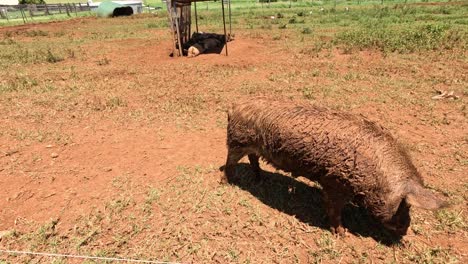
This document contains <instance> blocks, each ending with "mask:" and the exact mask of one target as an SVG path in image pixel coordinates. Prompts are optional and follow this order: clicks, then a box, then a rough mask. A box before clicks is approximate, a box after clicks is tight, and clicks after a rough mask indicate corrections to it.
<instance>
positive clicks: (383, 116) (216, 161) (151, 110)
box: [0, 19, 468, 263]
mask: <svg viewBox="0 0 468 264" xmlns="http://www.w3.org/2000/svg"><path fill="white" fill-rule="evenodd" d="M93 22H94V19H74V20H69V21H64V22H56V23H47V24H37V25H25V26H17V27H5V28H0V34H4V33H5V32H8V31H10V32H15V34H16V36H15V38H16V40H22V39H23V40H27V39H28V37H27V36H24V35H23V34H21V31H28V30H43V31H47V32H49V34H52V33H53V32H58V31H65V32H68V31H72V30H73V29H74V28H76V27H82V28H83V27H84V28H86V27H90V25H91V24H92V23H93ZM73 34H75V36H80V34H84V33H83V32H82V31H78V32H76V33H73ZM154 34H155V35H163V34H167V32H166V31H164V30H159V31H155V33H154ZM285 37H287V36H285ZM170 47H171V43H170V41H169V39H168V38H162V39H161V40H153V39H140V38H134V39H132V38H127V39H124V40H112V41H102V42H87V43H85V44H83V46H82V49H83V50H84V53H83V54H80V56H82V57H78V58H72V59H65V60H64V61H62V62H59V63H57V64H55V65H49V66H46V67H40V68H37V69H36V70H28V69H26V70H24V71H25V72H27V73H28V74H29V75H30V76H33V77H34V78H36V79H39V80H41V83H42V81H43V80H49V81H50V82H51V83H53V84H54V85H55V86H58V87H68V86H69V85H71V84H70V83H76V84H77V85H78V86H79V85H85V86H86V85H88V86H86V87H90V85H95V87H92V88H93V89H92V90H90V91H88V90H86V89H84V88H83V89H81V90H79V92H77V95H76V96H75V97H66V95H63V94H62V93H66V89H65V88H63V89H62V88H58V91H56V92H53V93H52V94H51V96H49V95H44V97H41V96H42V95H37V97H36V96H33V95H31V94H27V96H26V97H25V98H23V99H22V98H20V97H15V96H12V97H11V98H10V99H9V102H10V103H9V104H8V105H6V104H5V105H3V106H0V110H2V113H3V114H2V116H1V117H0V123H1V124H2V125H1V126H2V129H1V133H0V186H1V191H0V231H2V230H12V229H17V230H21V231H22V232H25V233H27V232H30V231H31V230H35V228H37V226H38V225H41V224H43V223H46V222H47V221H50V219H59V221H60V227H59V230H60V232H64V233H66V232H67V230H71V229H73V227H74V226H75V225H76V224H77V219H80V217H82V216H83V215H86V214H90V212H91V211H93V210H95V208H105V205H104V201H110V200H112V199H115V197H116V190H115V185H116V184H118V183H116V181H118V179H125V180H124V181H126V183H128V184H131V185H132V186H133V187H132V188H131V190H132V194H133V195H134V196H135V197H139V198H136V200H138V199H140V198H141V199H143V198H142V197H143V196H144V195H145V191H146V189H140V187H141V188H144V187H145V186H156V187H158V186H164V184H166V183H167V182H170V181H172V180H173V177H174V175H177V174H178V173H179V172H180V169H179V168H181V167H189V168H193V167H197V166H200V167H203V168H217V167H219V166H222V165H223V164H224V160H225V156H226V147H225V140H226V135H225V128H224V126H225V122H226V120H225V118H226V115H225V110H226V108H227V106H228V105H229V103H230V102H232V101H234V100H236V99H238V98H246V97H248V96H251V94H253V95H258V94H273V95H274V96H275V97H287V98H294V99H297V100H299V99H300V98H301V97H302V96H303V92H302V91H304V89H306V88H307V87H311V89H312V90H313V91H314V92H313V95H314V97H315V98H314V100H315V103H318V104H324V105H331V106H332V107H337V108H342V107H344V108H345V109H348V110H349V111H352V112H354V113H356V114H364V115H366V116H368V117H369V118H370V119H373V120H378V121H379V123H382V124H383V125H384V126H387V127H389V128H390V129H391V130H392V131H393V132H394V134H395V135H397V136H398V137H399V138H400V139H401V141H403V142H404V143H405V144H406V145H408V146H410V150H411V152H412V156H413V158H414V161H415V163H416V165H417V166H418V167H419V168H420V170H421V171H422V172H423V175H424V179H425V182H426V184H428V185H429V186H431V187H432V188H433V189H435V190H437V191H443V192H445V193H446V195H447V197H446V199H448V200H450V199H453V197H457V198H456V199H458V200H457V201H455V202H453V203H454V206H453V208H452V209H451V210H453V211H454V212H460V214H461V216H462V217H464V215H465V214H466V209H467V208H466V188H467V182H468V178H467V177H468V175H467V173H466V172H467V170H466V159H467V152H466V151H467V148H466V146H467V142H466V131H468V130H467V125H466V124H467V122H466V115H464V114H463V111H465V114H466V110H463V109H462V108H463V106H462V105H463V103H460V101H459V102H454V101H451V100H441V101H437V102H435V101H431V99H430V98H431V96H433V95H434V89H435V88H437V89H443V90H446V89H450V90H455V93H456V94H458V95H460V96H461V98H460V99H459V100H461V102H466V101H464V100H465V99H464V97H463V96H464V95H463V91H462V89H463V87H464V85H465V89H466V83H467V82H466V81H467V76H466V72H468V68H467V65H466V64H465V63H464V62H463V60H456V59H455V60H452V59H451V57H450V56H448V55H447V56H442V55H434V56H423V55H421V56H419V55H413V57H411V56H409V55H408V56H409V57H405V56H404V55H401V56H399V55H398V56H397V55H395V56H391V55H390V56H384V55H383V54H381V53H380V52H377V51H357V52H355V53H353V54H344V53H343V51H340V50H337V49H332V50H331V51H323V52H322V53H320V54H318V55H317V56H310V55H308V54H304V53H301V52H300V50H298V49H296V48H294V47H293V48H291V47H285V46H284V39H283V40H280V41H271V38H270V37H268V36H267V35H260V36H257V37H252V35H251V33H249V32H241V33H240V34H238V35H237V36H236V39H235V40H234V41H232V42H230V43H228V49H229V56H228V57H226V56H224V55H223V53H222V54H221V55H217V54H209V55H201V56H198V57H196V58H192V59H187V58H171V57H169V56H168V55H169V53H170V52H171V48H170ZM289 51H290V52H289ZM129 54H131V56H129ZM418 56H419V57H418ZM437 56H439V57H437ZM102 58H106V59H107V60H108V61H109V64H108V65H99V63H96V61H98V60H100V59H102ZM414 58H417V59H418V60H419V61H417V60H415V59H414ZM298 61H300V62H301V63H297V62H298ZM72 66H74V67H75V71H76V75H77V76H78V77H76V78H74V77H70V76H71V75H70V74H69V69H70V67H72ZM408 69H412V71H409V70H408ZM313 70H316V71H318V72H320V73H319V75H318V76H317V77H311V75H304V74H305V72H307V73H310V72H311V71H313ZM350 72H352V73H356V74H360V76H361V77H359V76H358V77H356V78H354V77H353V79H352V80H351V81H349V82H347V83H343V82H344V81H343V82H341V83H340V82H336V79H338V78H341V79H342V78H344V77H343V76H345V75H347V74H348V73H350ZM291 76H292V77H291ZM346 78H348V77H346ZM437 78H439V79H444V80H447V81H441V82H438V83H437V84H435V85H434V86H433V87H427V85H428V84H429V83H430V82H431V81H430V80H434V79H437ZM454 79H458V80H459V81H458V82H456V81H453V80H454ZM85 80H86V81H85ZM91 80H93V81H91ZM382 80H387V81H388V83H381V81H382ZM418 80H419V81H418ZM448 80H452V81H448ZM393 81H395V83H399V84H400V85H402V86H403V88H401V89H399V90H398V91H395V90H392V89H393V88H394V87H393V86H392V85H395V83H393V84H392V82H393ZM405 83H409V84H410V85H409V86H410V87H408V86H405ZM388 85H390V87H391V88H387V87H388ZM336 86H340V87H341V88H343V89H340V90H339V92H337V91H336V90H333V91H332V92H333V93H332V95H331V96H327V95H326V91H328V90H324V91H322V92H315V91H316V90H317V89H320V87H329V88H330V87H331V88H330V89H332V88H333V87H336ZM304 87H305V88H304ZM434 87H435V88H434ZM283 88H284V89H285V90H284V91H280V90H281V89H283ZM252 89H254V90H252ZM314 89H315V90H314ZM338 93H340V94H338ZM194 95H197V96H199V97H200V98H201V99H200V101H198V99H197V98H198V97H195V99H194V98H193V97H192V96H194ZM109 96H110V97H113V98H114V97H118V98H123V99H124V101H125V105H124V106H122V107H120V106H116V107H113V106H112V105H111V106H109V103H108V101H106V100H107V99H108V98H109ZM381 96H384V99H382V100H380V99H379V98H380V97H381ZM40 98H43V99H44V100H46V105H40V104H39V103H38V100H39V99H40ZM53 98H56V99H53ZM389 98H393V99H394V100H398V98H400V99H401V100H402V101H403V103H401V104H400V105H396V106H392V101H391V100H393V99H389ZM395 98H396V99H395ZM302 99H303V98H302ZM47 100H48V101H47ZM53 100H57V101H56V102H54V101H53ZM385 100H387V102H388V103H386V102H384V101H385ZM389 100H390V102H389ZM3 102H6V101H3ZM47 102H48V103H47ZM20 104H21V105H20ZM117 104H118V103H117ZM428 104H431V105H432V110H431V112H427V111H426V110H427V108H426V106H427V105H428ZM59 106H60V107H62V108H60V107H59ZM184 107H187V108H188V110H187V109H185V108H184ZM428 120H429V121H428ZM430 120H432V121H433V122H432V124H431V121H430ZM21 131H23V132H24V133H23V134H24V136H21V135H23V134H21V133H20V132H21ZM27 131H29V132H27ZM41 131H42V132H41ZM28 133H29V134H28ZM41 133H44V135H45V136H43V139H38V138H39V136H41ZM262 167H263V168H264V169H265V170H269V171H274V170H273V169H272V168H271V167H268V166H265V164H263V165H262ZM220 173H221V172H219V171H217V170H216V169H213V170H212V171H211V172H209V173H208V174H207V175H206V179H205V180H206V182H205V183H204V184H206V185H207V186H209V187H210V188H217V186H218V185H219V183H218V180H219V176H220ZM252 199H254V200H255V198H252ZM255 201H256V203H258V204H262V202H261V201H258V200H255ZM260 208H261V209H259V210H262V211H263V212H266V213H272V214H273V212H277V211H276V210H275V209H274V208H270V207H268V206H263V207H260ZM417 214H418V216H417V217H416V219H418V220H417V221H418V223H419V225H420V226H422V227H423V229H424V230H426V231H425V232H430V230H431V226H434V225H436V222H437V221H436V220H435V218H434V216H433V215H432V214H431V213H428V212H419V211H417ZM201 217H203V216H201ZM205 217H206V218H207V219H210V215H209V213H207V215H206V216H205ZM285 217H289V218H294V217H295V216H294V215H286V216H285ZM425 218H427V219H428V220H427V221H426V222H425V220H424V219H425ZM227 219H229V218H227ZM203 228H206V229H210V227H209V226H207V227H198V229H197V230H196V232H204V230H203ZM226 229H227V230H229V223H227V224H226ZM276 229H279V227H276ZM318 230H319V231H314V232H318V233H314V234H309V238H308V240H310V241H306V243H309V244H313V243H314V241H317V239H319V238H320V234H321V233H320V232H327V231H326V229H325V230H323V229H318ZM277 231H278V230H277ZM278 232H280V231H278ZM457 232H460V233H458V234H454V233H452V232H450V231H447V230H446V229H442V231H438V232H435V233H430V235H428V236H422V235H418V234H411V235H409V236H407V238H405V239H406V243H409V244H411V243H422V244H424V245H428V246H429V247H431V248H433V247H443V248H450V249H451V250H452V251H451V254H453V255H456V256H457V258H458V260H459V261H460V263H463V262H464V261H467V256H466V252H467V250H468V245H467V240H466V234H467V233H466V228H464V229H463V228H462V229H461V231H457ZM412 233H414V232H412ZM232 236H235V234H232ZM235 239H236V241H237V240H240V241H242V240H243V239H244V241H247V242H249V238H248V237H247V238H239V237H236V238H235ZM281 241H282V240H281ZM18 243H19V242H18ZM133 243H134V242H133ZM270 243H273V244H274V243H275V241H270ZM281 243H284V242H283V241H282V242H281ZM340 243H341V242H340ZM342 243H347V244H353V245H354V247H356V248H357V250H358V251H360V252H366V250H367V249H368V248H374V247H376V245H377V244H376V242H375V241H374V240H373V239H370V238H360V237H359V236H356V235H353V234H351V235H350V236H348V237H346V238H343V242H342ZM13 245H15V244H14V243H13ZM242 250H244V251H248V247H246V249H242V248H241V249H240V251H241V252H242ZM304 250H305V249H304ZM304 252H305V251H304ZM304 252H301V254H302V255H300V256H299V259H300V260H302V261H306V260H307V258H306V257H305V255H307V254H306V253H304ZM258 254H264V255H265V257H267V256H268V254H270V253H269V252H268V251H265V252H263V253H258ZM369 254H370V255H372V254H371V253H369ZM377 255H378V254H377ZM213 257H214V256H213ZM180 259H181V260H182V261H195V262H197V260H198V261H200V260H201V259H197V258H194V259H190V258H189V257H185V258H184V257H181V258H180ZM352 259H353V257H352V256H349V255H348V256H345V257H344V261H345V262H351V261H352ZM213 260H214V261H216V260H217V261H219V262H224V261H225V259H223V258H221V259H217V258H216V257H214V259H213ZM270 260H271V259H270ZM368 261H369V259H368ZM370 261H377V262H378V261H383V260H379V259H374V260H373V259H372V256H371V257H370ZM331 262H333V261H331Z"/></svg>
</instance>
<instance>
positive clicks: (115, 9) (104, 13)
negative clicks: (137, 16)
mask: <svg viewBox="0 0 468 264" xmlns="http://www.w3.org/2000/svg"><path fill="white" fill-rule="evenodd" d="M96 12H97V16H98V17H115V16H130V15H133V8H131V7H130V6H125V5H121V4H117V3H114V2H102V3H101V4H100V5H99V7H98V8H97V11H96Z"/></svg>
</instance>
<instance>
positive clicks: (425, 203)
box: [406, 183, 449, 210]
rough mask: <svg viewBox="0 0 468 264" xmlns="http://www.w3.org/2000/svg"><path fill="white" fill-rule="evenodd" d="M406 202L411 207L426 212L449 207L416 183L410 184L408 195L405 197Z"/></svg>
mask: <svg viewBox="0 0 468 264" xmlns="http://www.w3.org/2000/svg"><path fill="white" fill-rule="evenodd" d="M406 202H407V203H408V204H410V205H412V206H415V207H418V208H422V209H426V210H437V209H441V208H444V207H447V206H448V205H449V204H448V203H447V202H446V201H444V200H442V199H439V198H438V197H437V196H435V195H434V194H433V193H432V192H431V191H429V190H428V189H425V188H424V187H423V186H421V185H420V184H417V183H414V184H412V186H411V191H410V193H408V194H407V195H406Z"/></svg>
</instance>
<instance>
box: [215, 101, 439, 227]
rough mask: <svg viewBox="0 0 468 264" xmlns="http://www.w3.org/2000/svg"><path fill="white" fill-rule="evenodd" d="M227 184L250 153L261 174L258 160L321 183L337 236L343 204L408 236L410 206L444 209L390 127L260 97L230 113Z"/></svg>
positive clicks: (235, 106)
mask: <svg viewBox="0 0 468 264" xmlns="http://www.w3.org/2000/svg"><path fill="white" fill-rule="evenodd" d="M227 145H228V157H227V161H226V165H225V175H224V178H223V181H227V179H228V178H231V177H234V176H235V165H236V163H237V162H238V161H239V160H240V159H241V158H242V157H243V156H245V155H248V156H249V160H250V163H251V165H252V167H253V169H254V171H255V174H256V177H260V167H259V165H258V159H259V157H262V158H263V159H264V160H266V161H267V162H268V163H271V164H272V165H273V166H274V167H276V168H278V169H281V170H283V171H286V172H291V173H292V175H293V176H304V177H307V178H309V179H311V180H314V181H318V182H319V183H320V184H321V185H322V187H323V194H324V201H325V207H326V209H327V213H328V216H329V219H330V225H331V228H332V230H333V231H334V232H337V233H340V234H343V233H344V231H345V229H344V228H343V227H342V224H341V211H342V209H343V206H344V205H345V204H346V203H347V202H349V201H351V200H356V201H358V202H359V203H360V204H361V205H362V206H364V207H365V208H367V209H368V210H369V211H370V213H371V214H372V215H373V216H375V217H376V218H377V219H378V220H380V221H381V222H382V223H383V224H384V225H385V226H386V227H387V228H389V229H390V230H392V231H394V232H395V233H396V234H399V235H404V234H406V231H407V229H408V227H409V223H410V216H409V208H410V205H414V206H418V207H421V208H425V209H431V210H434V209H438V208H440V207H442V206H445V205H446V204H445V202H443V201H441V200H439V199H438V198H437V197H435V196H434V195H433V194H432V193H431V192H430V191H428V190H426V189H424V187H423V181H422V178H421V176H420V174H419V173H418V171H417V169H416V168H415V166H414V165H413V163H412V162H411V159H410V157H409V155H408V153H407V151H406V150H405V149H404V148H403V147H402V146H401V144H399V143H398V142H397V141H396V140H395V139H394V138H393V137H392V135H391V134H390V132H389V131H388V130H386V129H385V128H383V127H381V126H380V125H378V124H376V123H374V122H372V121H369V120H367V119H366V118H364V117H363V116H359V115H351V114H348V113H343V112H339V111H335V110H330V109H327V108H324V107H318V106H311V105H307V104H303V103H302V104H292V103H291V102H281V101H271V100H267V99H264V98H255V99H251V100H249V101H247V102H241V103H238V104H236V105H234V106H233V107H232V108H231V109H230V110H229V112H228V129H227Z"/></svg>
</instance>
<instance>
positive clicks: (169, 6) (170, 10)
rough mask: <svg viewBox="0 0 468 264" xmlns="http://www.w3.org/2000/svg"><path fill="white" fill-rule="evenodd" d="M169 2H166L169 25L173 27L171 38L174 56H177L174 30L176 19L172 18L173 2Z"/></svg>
mask: <svg viewBox="0 0 468 264" xmlns="http://www.w3.org/2000/svg"><path fill="white" fill-rule="evenodd" d="M168 1H169V2H166V8H167V13H168V19H169V24H170V25H171V36H172V56H176V54H175V53H176V46H175V43H176V39H175V35H174V32H175V29H174V19H173V18H172V8H171V2H170V1H171V0H168Z"/></svg>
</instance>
